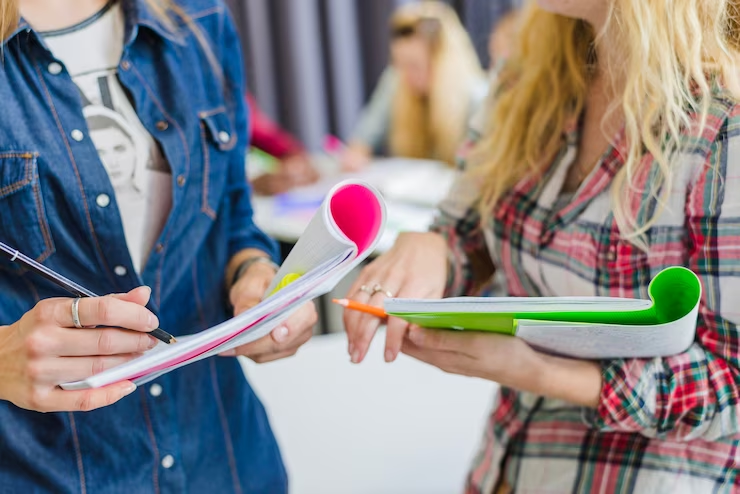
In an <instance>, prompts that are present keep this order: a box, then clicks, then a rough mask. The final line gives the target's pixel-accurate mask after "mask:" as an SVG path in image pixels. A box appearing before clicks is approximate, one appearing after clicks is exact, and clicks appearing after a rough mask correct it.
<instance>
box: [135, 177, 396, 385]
mask: <svg viewBox="0 0 740 494" xmlns="http://www.w3.org/2000/svg"><path fill="white" fill-rule="evenodd" d="M329 211H330V213H331V217H332V219H333V220H334V223H335V224H336V225H337V228H339V230H340V231H341V232H342V233H343V234H344V235H345V236H346V237H347V238H348V239H349V240H350V241H352V242H353V243H354V244H355V245H357V250H358V255H362V254H364V253H365V252H366V251H367V249H368V248H370V247H371V246H372V245H373V243H374V241H375V239H376V238H377V237H378V235H379V234H380V228H381V226H382V222H383V213H382V206H381V204H380V201H379V200H378V197H377V196H376V195H375V193H374V192H373V191H371V190H370V189H368V188H367V187H365V186H363V185H360V184H348V185H345V186H343V187H340V188H339V189H337V190H336V191H335V193H334V195H333V196H332V197H331V199H330V202H329ZM267 317H268V316H265V317H263V318H262V319H260V320H258V321H255V322H254V323H252V324H250V325H249V326H246V327H244V328H243V329H242V330H240V331H239V332H237V333H234V334H232V335H229V336H226V337H224V338H221V339H219V340H215V341H211V342H209V343H208V344H207V345H204V346H201V347H199V348H196V349H194V350H193V351H192V352H189V353H187V354H185V355H181V356H179V357H177V358H176V359H172V360H170V361H168V362H164V363H162V364H160V365H158V366H156V367H153V368H151V369H148V370H147V371H145V372H142V373H141V374H138V375H136V376H133V377H131V378H130V380H136V379H139V378H141V377H144V376H147V375H149V374H152V373H155V372H160V371H163V370H165V369H167V368H169V367H172V366H175V365H178V364H181V363H183V362H186V361H188V360H190V359H193V358H196V357H199V356H201V355H203V354H205V353H207V352H210V351H211V350H213V349H214V348H216V347H218V346H220V345H222V344H224V343H226V342H228V341H229V340H231V339H232V338H235V337H237V336H239V335H240V334H241V333H243V332H244V331H246V330H248V329H249V328H251V327H253V326H255V325H257V324H259V323H260V322H262V321H264V320H265V319H266V318H267Z"/></svg>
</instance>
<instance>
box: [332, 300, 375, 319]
mask: <svg viewBox="0 0 740 494" xmlns="http://www.w3.org/2000/svg"><path fill="white" fill-rule="evenodd" d="M332 302H334V303H335V304H338V305H341V306H342V307H344V308H346V309H350V310H356V311H360V312H364V313H366V314H371V315H373V316H375V317H379V318H381V319H388V314H386V313H385V311H384V310H383V309H381V308H380V307H374V306H372V305H367V304H361V303H360V302H355V301H354V300H348V299H346V298H343V299H334V300H332Z"/></svg>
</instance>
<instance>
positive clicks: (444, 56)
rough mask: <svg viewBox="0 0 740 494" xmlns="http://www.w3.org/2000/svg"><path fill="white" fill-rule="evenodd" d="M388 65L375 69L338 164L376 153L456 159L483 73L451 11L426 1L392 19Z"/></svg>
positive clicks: (355, 164) (352, 164) (355, 163)
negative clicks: (379, 73)
mask: <svg viewBox="0 0 740 494" xmlns="http://www.w3.org/2000/svg"><path fill="white" fill-rule="evenodd" d="M390 30H391V66H390V67H389V68H388V69H386V71H385V72H384V73H383V75H382V76H381V79H380V82H379V83H378V86H377V88H376V89H375V92H374V93H373V96H372V98H371V100H370V102H369V103H368V105H367V106H366V108H365V109H364V111H363V113H362V115H361V117H360V120H359V123H358V124H357V127H356V128H355V131H354V132H353V135H352V137H351V139H350V142H349V145H348V146H347V148H346V149H345V150H344V152H343V153H342V155H341V158H340V159H341V164H342V168H343V169H344V170H348V171H351V170H358V169H361V168H362V167H364V166H365V165H367V164H368V163H369V162H370V160H371V159H372V158H373V156H375V155H381V154H388V155H390V156H395V157H403V158H417V159H430V160H439V161H443V162H445V163H447V164H449V165H450V166H452V165H453V164H454V160H455V151H456V149H457V147H458V146H459V145H460V143H461V141H462V139H463V137H464V136H465V130H466V128H467V126H468V121H469V118H470V116H471V113H472V112H473V111H474V110H475V109H476V108H477V107H478V105H479V104H480V102H481V101H482V100H483V99H484V98H485V95H486V93H487V84H486V78H485V74H484V72H483V70H482V68H481V64H480V61H479V59H478V56H477V54H476V52H475V49H474V48H473V44H472V42H471V41H470V38H469V37H468V34H467V32H466V31H465V28H464V27H463V25H462V24H461V22H460V19H459V18H458V16H457V14H456V13H455V11H454V10H453V9H452V8H451V7H449V6H448V5H446V4H444V3H441V2H435V1H426V2H421V3H413V4H408V5H404V6H402V7H400V8H399V9H398V10H396V12H395V13H394V14H393V16H392V18H391V21H390Z"/></svg>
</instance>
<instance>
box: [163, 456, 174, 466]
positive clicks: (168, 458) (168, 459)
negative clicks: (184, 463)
mask: <svg viewBox="0 0 740 494" xmlns="http://www.w3.org/2000/svg"><path fill="white" fill-rule="evenodd" d="M174 464H175V459H174V458H173V457H172V455H167V456H165V457H164V458H162V467H164V468H172V465H174Z"/></svg>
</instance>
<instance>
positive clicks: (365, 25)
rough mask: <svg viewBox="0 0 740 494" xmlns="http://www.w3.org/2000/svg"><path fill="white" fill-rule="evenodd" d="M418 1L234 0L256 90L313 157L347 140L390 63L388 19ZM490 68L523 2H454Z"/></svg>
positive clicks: (263, 104) (262, 102)
mask: <svg viewBox="0 0 740 494" xmlns="http://www.w3.org/2000/svg"><path fill="white" fill-rule="evenodd" d="M412 1H414V0H230V1H229V3H230V7H231V11H232V13H233V15H234V17H235V20H236V23H237V26H238V28H239V30H240V32H241V35H242V45H243V52H244V57H245V64H246V67H247V77H248V84H249V87H250V90H251V91H252V92H253V94H254V95H255V97H256V98H257V100H258V102H259V104H260V106H261V107H262V109H263V110H264V111H265V112H266V113H267V114H268V115H270V116H272V117H273V118H275V120H277V121H278V122H280V123H281V124H282V125H283V126H284V127H285V128H287V129H288V130H290V131H292V132H293V133H294V134H295V135H296V137H298V138H299V139H300V140H301V141H303V143H304V144H305V145H306V146H307V147H308V149H310V150H314V151H315V150H319V149H321V145H322V142H323V139H324V136H326V135H327V134H334V135H337V136H339V137H341V138H346V137H347V136H348V135H349V133H350V132H351V129H352V126H353V124H354V122H355V120H356V118H357V115H358V113H359V111H360V110H361V108H362V106H363V104H364V103H365V101H366V100H367V98H368V96H369V95H370V93H371V92H372V90H373V88H374V86H375V83H376V81H377V79H378V77H379V75H380V73H381V72H382V71H383V69H384V68H385V66H386V64H387V62H388V35H387V33H388V28H387V23H388V18H389V16H390V14H391V13H392V11H393V9H394V8H396V7H397V6H398V5H401V4H404V3H410V2H412ZM447 1H448V3H450V4H452V5H453V6H454V7H455V8H456V9H457V11H458V12H459V14H460V16H461V18H462V19H463V21H464V23H465V24H466V26H467V27H468V30H469V31H470V34H471V37H472V39H473V42H474V43H475V45H476V48H477V50H478V53H479V55H480V56H481V61H482V62H483V63H484V64H486V65H487V64H488V54H487V45H488V35H489V33H490V30H491V27H492V26H493V25H494V24H495V22H496V20H497V19H498V18H499V17H500V16H501V15H502V14H504V13H505V12H506V11H507V10H508V9H509V8H511V6H512V4H514V5H517V4H519V3H520V2H521V0H447Z"/></svg>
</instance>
